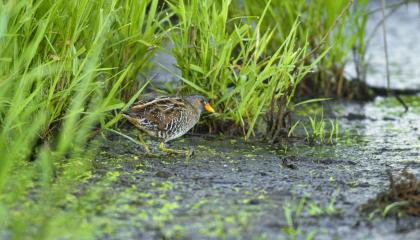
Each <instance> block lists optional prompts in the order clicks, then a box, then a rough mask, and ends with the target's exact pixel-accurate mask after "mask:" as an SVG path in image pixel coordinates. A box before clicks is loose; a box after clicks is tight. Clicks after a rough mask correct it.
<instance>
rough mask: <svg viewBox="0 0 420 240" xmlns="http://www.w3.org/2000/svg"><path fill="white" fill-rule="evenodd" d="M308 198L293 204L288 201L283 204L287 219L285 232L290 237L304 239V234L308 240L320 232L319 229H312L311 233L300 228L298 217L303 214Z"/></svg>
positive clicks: (292, 239)
mask: <svg viewBox="0 0 420 240" xmlns="http://www.w3.org/2000/svg"><path fill="white" fill-rule="evenodd" d="M305 206H306V198H304V197H303V198H301V199H300V200H299V202H298V203H297V204H291V203H290V202H286V203H285V204H283V214H284V218H285V220H286V223H287V226H286V227H284V228H283V229H282V231H283V232H284V233H286V234H287V235H288V236H289V239H291V240H294V239H302V237H303V236H305V237H304V238H305V239H307V240H312V239H314V238H315V236H316V234H317V233H318V230H317V229H313V230H311V231H310V232H309V233H307V234H305V233H304V232H303V231H302V230H301V229H299V228H298V222H297V221H298V219H299V218H300V217H301V216H302V213H303V211H305V209H304V208H305Z"/></svg>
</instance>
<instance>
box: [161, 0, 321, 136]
mask: <svg viewBox="0 0 420 240" xmlns="http://www.w3.org/2000/svg"><path fill="white" fill-rule="evenodd" d="M169 5H170V8H171V9H172V11H173V12H174V14H175V16H176V17H177V19H178V24H177V25H175V26H173V28H174V29H175V30H174V31H172V33H171V41H172V42H173V44H174V47H173V49H172V53H173V55H174V56H175V58H176V60H177V66H178V67H179V68H180V70H181V74H182V76H179V77H180V78H181V79H182V81H183V83H184V88H183V89H182V91H181V92H182V93H184V94H188V93H190V92H194V91H195V92H199V93H201V94H203V95H205V96H207V97H208V98H209V99H211V100H212V101H213V102H214V104H215V107H216V109H217V111H218V112H219V113H220V115H219V119H220V120H222V121H223V122H226V121H230V122H232V123H233V124H234V125H235V126H240V127H241V128H242V132H243V133H244V135H245V136H246V137H249V136H250V135H251V134H253V133H254V129H255V126H256V123H257V122H258V120H260V119H262V117H263V116H265V115H266V114H267V113H268V112H271V113H272V118H273V119H272V120H271V121H269V126H268V128H269V129H268V130H267V131H268V132H272V133H271V135H272V136H271V137H273V136H276V135H278V134H279V132H278V131H277V128H279V129H280V128H286V126H284V124H283V122H284V117H285V116H284V115H285V114H284V112H285V111H286V110H287V109H288V108H289V105H290V104H291V102H292V99H293V97H294V92H295V89H296V87H297V86H298V84H299V82H300V81H301V80H302V79H303V77H304V76H306V75H307V74H308V73H309V72H310V71H311V70H312V69H313V67H314V64H316V62H317V61H314V62H313V63H311V64H306V63H305V61H304V57H305V56H306V54H307V50H308V44H303V45H302V46H299V45H296V43H297V42H298V38H297V32H298V29H299V26H300V22H299V21H298V20H297V19H295V20H294V22H293V24H292V27H291V29H290V31H289V32H288V33H287V35H286V36H285V39H284V41H282V42H281V43H279V44H278V45H277V47H276V48H275V49H274V50H273V51H271V50H270V46H271V45H273V44H274V42H273V41H274V39H273V38H274V36H275V35H276V33H277V29H276V28H272V29H267V28H263V27H262V26H263V24H264V22H265V20H266V17H267V15H268V12H269V11H270V9H271V5H270V4H267V5H266V7H265V8H264V10H263V11H262V13H261V15H259V18H258V19H259V20H258V21H256V22H254V24H253V23H252V22H251V21H243V19H242V18H232V17H230V14H229V11H230V9H231V1H228V0H224V1H220V2H218V3H216V2H214V1H209V0H203V1H194V0H192V1H188V2H186V1H171V2H170V4H169ZM278 112H280V115H281V117H280V118H281V119H277V117H276V116H277V115H278V114H275V113H278ZM274 118H276V119H274ZM277 125H281V126H279V127H277ZM279 131H280V130H279ZM276 132H277V134H276ZM283 132H286V133H287V132H288V130H287V129H283Z"/></svg>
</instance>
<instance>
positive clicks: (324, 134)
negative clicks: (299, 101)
mask: <svg viewBox="0 0 420 240" xmlns="http://www.w3.org/2000/svg"><path fill="white" fill-rule="evenodd" d="M308 120H309V127H308V128H309V130H308V128H307V127H306V126H305V124H303V123H302V126H303V129H304V130H305V134H306V141H307V142H308V143H309V144H314V143H319V144H334V142H336V141H337V140H338V137H339V132H340V129H339V122H338V120H337V119H336V120H331V119H329V121H326V120H325V119H324V113H323V111H322V113H321V117H320V119H318V118H317V116H316V115H315V116H314V117H311V116H309V117H308ZM327 126H329V128H328V127H327Z"/></svg>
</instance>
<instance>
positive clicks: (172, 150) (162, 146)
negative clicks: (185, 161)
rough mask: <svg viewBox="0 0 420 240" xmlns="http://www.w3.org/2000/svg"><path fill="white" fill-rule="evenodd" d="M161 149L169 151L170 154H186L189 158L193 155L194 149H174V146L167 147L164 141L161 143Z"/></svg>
mask: <svg viewBox="0 0 420 240" xmlns="http://www.w3.org/2000/svg"><path fill="white" fill-rule="evenodd" d="M159 150H160V151H162V152H166V153H169V154H185V155H186V157H187V158H189V157H191V155H192V150H175V149H172V148H167V147H165V143H164V142H161V143H160V144H159Z"/></svg>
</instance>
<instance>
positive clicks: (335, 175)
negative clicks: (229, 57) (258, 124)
mask: <svg viewBox="0 0 420 240" xmlns="http://www.w3.org/2000/svg"><path fill="white" fill-rule="evenodd" d="M400 110H401V109H400V108H399V106H398V105H396V104H395V103H394V101H393V100H392V99H379V100H377V101H376V102H375V103H371V104H366V105H360V104H333V105H331V106H330V111H331V113H332V114H334V115H335V116H336V117H338V119H339V121H340V124H341V128H342V129H343V130H342V132H343V134H344V135H345V137H343V139H342V140H341V141H339V142H338V144H337V145H334V146H325V145H324V146H313V147H309V146H308V145H307V144H305V143H304V142H303V141H297V142H295V143H294V144H292V145H290V146H289V148H288V150H287V151H286V152H285V151H284V149H282V148H279V147H273V146H268V145H266V144H264V143H260V142H244V141H242V140H240V139H232V138H227V137H224V136H191V135H189V136H185V137H183V138H182V139H180V140H178V141H173V142H172V143H171V147H173V148H178V149H179V148H194V149H195V154H194V156H193V157H192V158H190V159H188V160H187V159H185V158H184V157H183V156H177V157H161V158H148V157H146V156H144V154H143V150H142V148H141V147H140V146H138V145H136V144H135V143H132V142H130V141H128V140H126V139H125V138H122V137H120V136H118V135H113V134H110V135H109V136H108V139H107V140H106V141H103V143H102V147H101V152H100V153H98V156H97V158H96V159H95V161H94V174H95V178H94V180H92V182H91V183H90V184H89V185H88V186H85V188H86V191H87V190H89V191H93V192H96V193H97V194H96V195H95V196H94V197H90V198H88V199H87V200H86V201H88V202H89V203H88V204H86V205H87V206H95V211H94V214H93V217H92V220H93V221H96V222H97V224H98V229H100V230H98V237H100V238H107V239H139V238H142V239H156V238H166V239H173V238H180V239H198V238H200V239H202V238H204V239H205V238H210V239H211V238H227V239H236V238H237V239H239V238H244V237H245V238H248V239H278V238H280V239H282V238H284V239H288V238H292V237H296V238H297V239H306V238H307V237H310V236H315V239H363V238H367V239H417V238H418V236H419V234H420V230H419V229H420V218H415V217H403V218H402V219H399V220H398V221H397V220H396V219H395V218H386V219H383V218H381V217H374V218H372V219H369V218H368V214H369V213H366V212H365V213H362V212H360V210H359V208H360V206H361V205H363V204H364V203H366V202H367V201H368V200H369V199H371V198H374V197H375V196H376V195H377V194H378V193H380V192H382V191H384V190H385V189H387V187H388V184H389V182H388V176H387V173H386V171H387V170H390V171H391V172H393V173H397V172H399V171H400V170H402V169H403V168H405V167H408V168H409V169H410V170H412V172H413V173H414V174H415V175H416V176H417V177H419V174H420V147H419V146H420V129H419V128H418V119H419V115H418V112H417V113H416V111H411V112H410V113H408V114H404V115H401V114H400V113H401V111H400ZM418 110H420V108H418ZM355 116H357V117H355ZM122 131H125V133H127V134H134V133H135V132H134V131H130V130H127V129H125V130H122ZM150 144H151V145H152V146H151V147H152V148H153V147H156V143H154V142H150ZM91 188H93V190H92V189H91ZM81 201H83V200H81ZM288 209H289V210H290V211H289V210H288ZM90 211H91V210H90Z"/></svg>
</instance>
